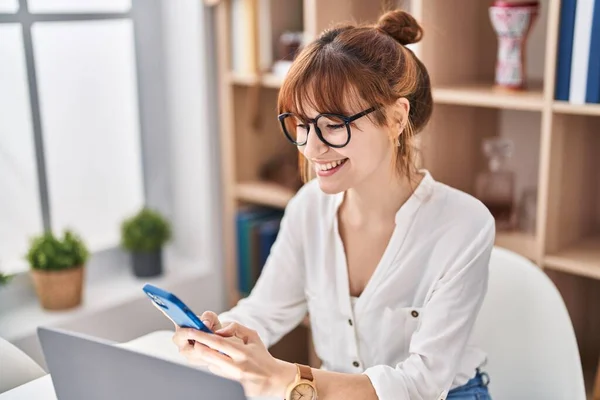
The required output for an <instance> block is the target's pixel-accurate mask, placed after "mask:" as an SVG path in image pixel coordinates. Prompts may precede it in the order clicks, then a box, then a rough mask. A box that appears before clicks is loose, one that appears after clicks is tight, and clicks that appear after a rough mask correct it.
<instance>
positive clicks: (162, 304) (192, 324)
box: [143, 283, 213, 333]
mask: <svg viewBox="0 0 600 400" xmlns="http://www.w3.org/2000/svg"><path fill="white" fill-rule="evenodd" d="M143 290H144V292H145V293H146V294H147V295H148V297H149V298H150V300H152V303H153V304H154V305H155V306H156V308H158V309H159V310H160V311H161V312H162V313H163V314H164V315H165V316H166V317H167V318H169V319H170V320H171V321H173V323H174V324H175V325H177V326H180V327H182V328H194V329H198V330H200V331H203V332H207V333H213V332H212V331H211V330H210V329H208V327H207V326H206V325H204V324H203V323H202V321H200V318H198V316H197V315H196V314H194V313H193V312H192V311H191V310H190V309H189V308H188V307H187V306H186V305H185V304H184V303H183V301H181V300H179V299H178V298H177V296H175V295H174V294H173V293H169V292H167V291H166V290H163V289H160V288H157V287H156V286H154V285H150V284H149V283H148V284H146V285H144V287H143Z"/></svg>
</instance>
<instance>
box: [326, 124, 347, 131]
mask: <svg viewBox="0 0 600 400" xmlns="http://www.w3.org/2000/svg"><path fill="white" fill-rule="evenodd" d="M343 127H344V124H338V125H327V128H328V129H331V130H335V129H342V128H343Z"/></svg>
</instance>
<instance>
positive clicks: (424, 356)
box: [364, 218, 495, 400]
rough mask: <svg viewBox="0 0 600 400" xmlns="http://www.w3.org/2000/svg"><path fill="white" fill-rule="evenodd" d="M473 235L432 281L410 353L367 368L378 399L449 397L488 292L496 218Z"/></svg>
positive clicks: (403, 399) (402, 399) (424, 399)
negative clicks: (391, 363)
mask: <svg viewBox="0 0 600 400" xmlns="http://www.w3.org/2000/svg"><path fill="white" fill-rule="evenodd" d="M473 236H474V237H473V240H472V241H470V242H469V243H468V245H466V246H465V250H464V251H461V252H459V253H458V254H457V257H455V259H454V260H452V261H451V262H449V266H448V267H447V268H445V271H444V273H443V274H441V276H440V277H439V279H438V280H437V281H436V283H435V284H434V286H433V290H432V291H431V293H430V295H429V296H428V299H427V300H426V302H425V304H424V307H423V312H422V319H421V322H420V325H419V327H418V328H417V330H416V331H415V332H414V334H413V336H412V339H411V342H410V347H409V354H410V355H409V357H408V358H407V359H406V360H404V361H403V362H401V363H399V364H397V365H396V366H395V367H392V366H388V365H376V366H373V367H370V368H368V369H366V370H365V371H364V374H365V375H367V376H368V377H369V379H370V380H371V384H372V385H373V387H374V389H375V392H376V393H377V396H378V397H379V399H380V400H392V399H393V400H420V399H423V400H435V399H445V398H446V396H447V394H448V391H449V389H450V386H451V385H452V381H453V380H454V377H455V376H456V373H457V368H458V365H459V363H460V361H461V357H462V354H463V352H464V350H465V347H466V345H467V343H468V341H469V338H470V336H471V332H472V330H473V326H474V324H475V321H476V319H477V315H478V313H479V310H480V309H481V306H482V304H483V299H484V297H485V294H486V292H487V284H488V273H489V259H490V255H491V251H492V248H493V245H494V238H495V224H494V220H493V219H491V218H490V219H489V220H488V221H487V223H486V224H485V227H484V228H483V229H481V230H480V231H479V232H476V233H475V234H474V235H473ZM381 345H385V344H384V343H381Z"/></svg>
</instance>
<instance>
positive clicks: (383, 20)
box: [377, 10, 423, 46]
mask: <svg viewBox="0 0 600 400" xmlns="http://www.w3.org/2000/svg"><path fill="white" fill-rule="evenodd" d="M377 28H378V29H380V30H382V31H384V32H385V33H387V34H388V35H390V36H391V37H393V38H394V39H396V40H397V41H398V42H399V43H400V44H402V45H404V46H406V45H407V44H412V43H417V42H418V41H420V40H421V38H422V37H423V28H421V25H419V23H418V22H417V20H416V19H415V18H414V17H413V16H412V15H410V14H409V13H407V12H406V11H403V10H394V11H388V12H387V13H385V14H383V15H382V16H381V17H380V18H379V21H378V22H377Z"/></svg>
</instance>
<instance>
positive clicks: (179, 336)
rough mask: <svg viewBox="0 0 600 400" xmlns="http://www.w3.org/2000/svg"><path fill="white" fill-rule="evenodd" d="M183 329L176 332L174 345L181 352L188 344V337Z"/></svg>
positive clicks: (177, 329) (178, 328)
mask: <svg viewBox="0 0 600 400" xmlns="http://www.w3.org/2000/svg"><path fill="white" fill-rule="evenodd" d="M182 329H183V328H180V327H177V328H176V330H175V334H174V335H173V338H172V340H173V343H175V345H176V346H177V348H179V349H180V350H181V348H183V347H184V346H186V345H187V344H188V340H187V337H186V336H185V334H184V333H183V331H182Z"/></svg>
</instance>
